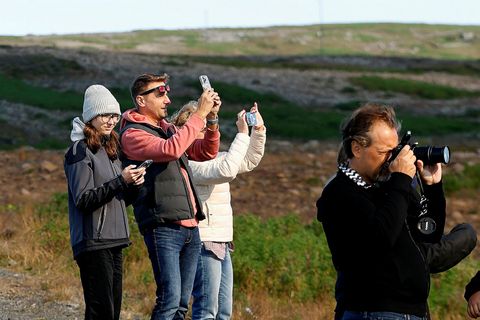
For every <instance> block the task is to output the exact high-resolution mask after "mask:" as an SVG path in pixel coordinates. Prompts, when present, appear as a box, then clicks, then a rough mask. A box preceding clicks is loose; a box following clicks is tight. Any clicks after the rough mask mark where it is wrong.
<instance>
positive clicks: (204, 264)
mask: <svg viewBox="0 0 480 320" xmlns="http://www.w3.org/2000/svg"><path fill="white" fill-rule="evenodd" d="M192 295H193V305H192V320H206V319H218V320H227V319H230V317H231V316H232V300H233V298H232V297H233V268H232V260H231V258H230V251H229V249H228V247H227V248H226V255H225V259H224V260H220V259H218V258H217V257H216V256H215V254H213V252H211V251H208V250H205V248H204V247H203V246H202V251H201V253H200V257H199V258H198V265H197V274H196V275H195V284H194V287H193V293H192Z"/></svg>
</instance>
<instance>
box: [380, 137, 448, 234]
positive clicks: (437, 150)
mask: <svg viewBox="0 0 480 320" xmlns="http://www.w3.org/2000/svg"><path fill="white" fill-rule="evenodd" d="M411 138H412V133H411V132H410V131H407V132H406V133H405V134H404V135H403V137H402V140H401V141H400V143H399V144H398V146H396V147H395V149H394V150H393V151H392V155H391V157H390V159H388V160H387V161H386V162H385V164H384V165H385V169H388V166H389V165H390V163H391V162H392V161H393V160H394V159H395V158H396V157H397V155H398V154H399V153H400V151H401V150H402V149H403V147H404V146H405V145H407V144H408V145H409V146H410V148H411V149H412V151H413V154H414V155H415V157H416V158H417V160H422V161H423V163H424V164H425V165H433V164H437V163H444V164H448V163H449V162H450V148H449V147H448V146H443V147H433V146H421V147H419V146H417V142H414V143H410V139H411ZM416 180H417V184H418V186H419V189H420V205H421V211H420V214H419V216H418V218H419V220H418V223H417V229H418V230H419V231H420V233H422V234H425V235H429V234H432V233H433V232H434V231H435V230H436V228H437V226H436V222H435V220H433V219H432V218H430V217H428V216H426V215H427V213H428V199H427V198H426V197H425V192H424V190H423V185H422V180H421V178H420V176H419V173H418V171H417V173H416Z"/></svg>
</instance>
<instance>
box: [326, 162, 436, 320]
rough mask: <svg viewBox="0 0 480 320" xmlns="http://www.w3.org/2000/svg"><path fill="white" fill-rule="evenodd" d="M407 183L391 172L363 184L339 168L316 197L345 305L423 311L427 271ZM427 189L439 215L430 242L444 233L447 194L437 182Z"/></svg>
mask: <svg viewBox="0 0 480 320" xmlns="http://www.w3.org/2000/svg"><path fill="white" fill-rule="evenodd" d="M411 183H412V179H411V178H410V177H409V176H407V175H405V174H402V173H393V174H392V175H391V178H390V179H389V181H388V182H385V183H383V184H382V185H381V186H379V187H372V188H369V189H365V188H363V187H360V186H358V185H357V184H356V183H355V182H353V181H352V180H350V179H349V178H348V177H347V176H346V175H345V174H344V173H342V172H341V171H339V172H338V173H337V176H336V177H335V178H334V179H333V180H332V181H331V182H330V183H329V184H328V185H327V186H326V187H325V189H324V191H323V193H322V196H321V197H320V199H319V200H318V201H317V208H318V219H319V220H320V221H321V222H322V223H323V227H324V230H325V234H326V237H327V241H328V245H329V247H330V251H331V253H332V260H333V264H334V266H335V268H336V269H337V271H339V272H340V273H341V274H342V282H343V283H342V287H343V288H342V308H343V309H344V310H350V311H391V312H398V313H406V314H413V315H417V316H425V314H426V304H427V297H428V292H429V288H430V275H429V270H428V266H427V264H426V262H425V258H424V255H423V253H422V252H424V251H423V248H422V244H421V243H420V240H421V239H420V238H421V236H420V235H418V232H417V231H416V229H415V230H414V228H415V221H416V220H415V218H416V217H418V214H419V210H420V205H419V200H420V198H419V196H418V194H417V193H416V191H415V190H414V189H413V188H412V187H411ZM426 192H427V194H428V195H429V199H430V200H431V201H430V203H429V206H430V207H429V209H431V210H430V211H431V212H433V214H436V215H439V217H437V218H438V219H435V220H436V221H440V225H438V226H437V231H436V233H435V234H434V235H430V238H431V239H432V240H431V241H432V242H434V241H437V240H438V239H439V238H440V237H441V235H442V233H443V226H444V225H443V224H442V221H443V223H444V221H445V219H444V216H445V199H444V197H443V191H442V188H441V184H438V185H434V186H428V187H427V188H426ZM407 221H408V222H407ZM412 234H413V235H412ZM414 237H415V240H417V241H415V240H414ZM419 243H420V244H419Z"/></svg>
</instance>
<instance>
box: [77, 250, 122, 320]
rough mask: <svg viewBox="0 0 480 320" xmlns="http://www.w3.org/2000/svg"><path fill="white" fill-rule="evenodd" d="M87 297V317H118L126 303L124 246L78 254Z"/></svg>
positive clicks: (101, 319)
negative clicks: (123, 292)
mask: <svg viewBox="0 0 480 320" xmlns="http://www.w3.org/2000/svg"><path fill="white" fill-rule="evenodd" d="M76 260H77V264H78V266H79V268H80V277H81V279H82V287H83V296H84V298H85V320H118V319H119V318H120V309H121V305H122V273H123V271H122V270H123V266H122V263H123V256H122V248H118V247H117V248H110V249H101V250H95V251H90V252H84V253H81V254H80V255H79V256H78V257H77V259H76Z"/></svg>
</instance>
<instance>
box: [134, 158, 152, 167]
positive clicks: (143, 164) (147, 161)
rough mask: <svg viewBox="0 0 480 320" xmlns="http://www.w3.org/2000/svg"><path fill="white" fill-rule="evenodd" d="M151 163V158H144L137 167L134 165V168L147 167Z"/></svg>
mask: <svg viewBox="0 0 480 320" xmlns="http://www.w3.org/2000/svg"><path fill="white" fill-rule="evenodd" d="M152 163H153V160H150V159H148V160H145V161H143V162H142V163H141V164H140V165H139V166H138V167H136V168H135V169H140V168H145V169H146V168H148V167H149V166H150V165H151V164H152Z"/></svg>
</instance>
